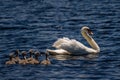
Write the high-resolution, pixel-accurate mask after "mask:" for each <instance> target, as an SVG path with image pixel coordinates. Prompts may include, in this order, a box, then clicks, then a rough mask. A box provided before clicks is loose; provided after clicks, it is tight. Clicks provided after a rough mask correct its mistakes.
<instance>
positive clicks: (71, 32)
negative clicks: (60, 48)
mask: <svg viewBox="0 0 120 80" xmlns="http://www.w3.org/2000/svg"><path fill="white" fill-rule="evenodd" d="M83 26H89V27H90V28H91V29H92V31H93V33H94V35H93V38H94V39H95V41H96V42H97V43H98V45H99V46H100V48H101V52H100V53H99V54H98V55H97V56H96V57H83V56H51V57H50V60H51V63H52V64H51V65H48V66H44V65H24V66H23V65H19V64H15V65H10V66H6V65H5V61H6V60H8V59H9V58H8V54H9V53H10V52H13V51H14V50H16V49H20V51H23V50H26V51H28V50H29V49H31V48H32V49H35V50H39V51H42V52H45V51H46V49H48V48H49V49H52V44H53V43H54V41H56V40H57V39H58V38H61V37H69V38H71V39H76V40H78V41H80V42H82V43H83V44H85V45H86V46H89V44H88V43H87V41H86V40H85V39H84V38H83V37H82V36H81V33H80V29H81V28H82V27H83ZM119 50H120V0H0V80H120V52H119ZM43 59H44V56H42V57H41V58H40V60H43Z"/></svg>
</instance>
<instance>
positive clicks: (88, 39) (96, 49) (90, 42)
mask: <svg viewBox="0 0 120 80" xmlns="http://www.w3.org/2000/svg"><path fill="white" fill-rule="evenodd" d="M82 35H83V37H84V38H85V39H86V40H87V42H88V43H89V44H90V46H91V47H92V48H93V49H94V50H95V51H96V52H97V53H98V52H100V48H99V46H98V44H97V43H96V42H95V40H94V39H93V38H92V37H91V36H90V35H89V34H88V33H87V32H84V31H82Z"/></svg>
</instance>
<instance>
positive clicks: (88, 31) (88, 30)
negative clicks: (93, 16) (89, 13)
mask: <svg viewBox="0 0 120 80" xmlns="http://www.w3.org/2000/svg"><path fill="white" fill-rule="evenodd" d="M81 31H82V32H85V33H87V34H89V35H93V32H92V31H91V30H90V28H89V27H87V26H84V27H82V29H81Z"/></svg>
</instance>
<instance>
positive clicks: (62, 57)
mask: <svg viewBox="0 0 120 80" xmlns="http://www.w3.org/2000/svg"><path fill="white" fill-rule="evenodd" d="M50 57H51V58H55V59H57V60H77V59H80V60H90V59H95V58H97V57H98V55H96V54H88V55H50Z"/></svg>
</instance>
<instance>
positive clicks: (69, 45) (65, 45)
mask: <svg viewBox="0 0 120 80" xmlns="http://www.w3.org/2000/svg"><path fill="white" fill-rule="evenodd" d="M81 33H82V36H83V37H84V38H85V39H86V40H87V42H88V43H89V44H90V46H91V47H92V48H89V47H86V46H85V45H83V44H82V43H81V42H79V41H77V40H75V39H69V38H65V37H64V38H60V39H58V40H57V41H56V42H55V43H54V44H53V45H52V46H53V47H55V48H57V49H56V50H50V49H47V51H48V52H49V53H50V54H55V55H57V54H62V55H63V54H73V55H79V54H96V53H99V52H100V48H99V46H98V44H97V43H96V42H95V41H94V39H93V38H92V37H91V36H90V34H93V33H92V31H91V30H90V29H89V27H86V26H84V27H82V29H81Z"/></svg>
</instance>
